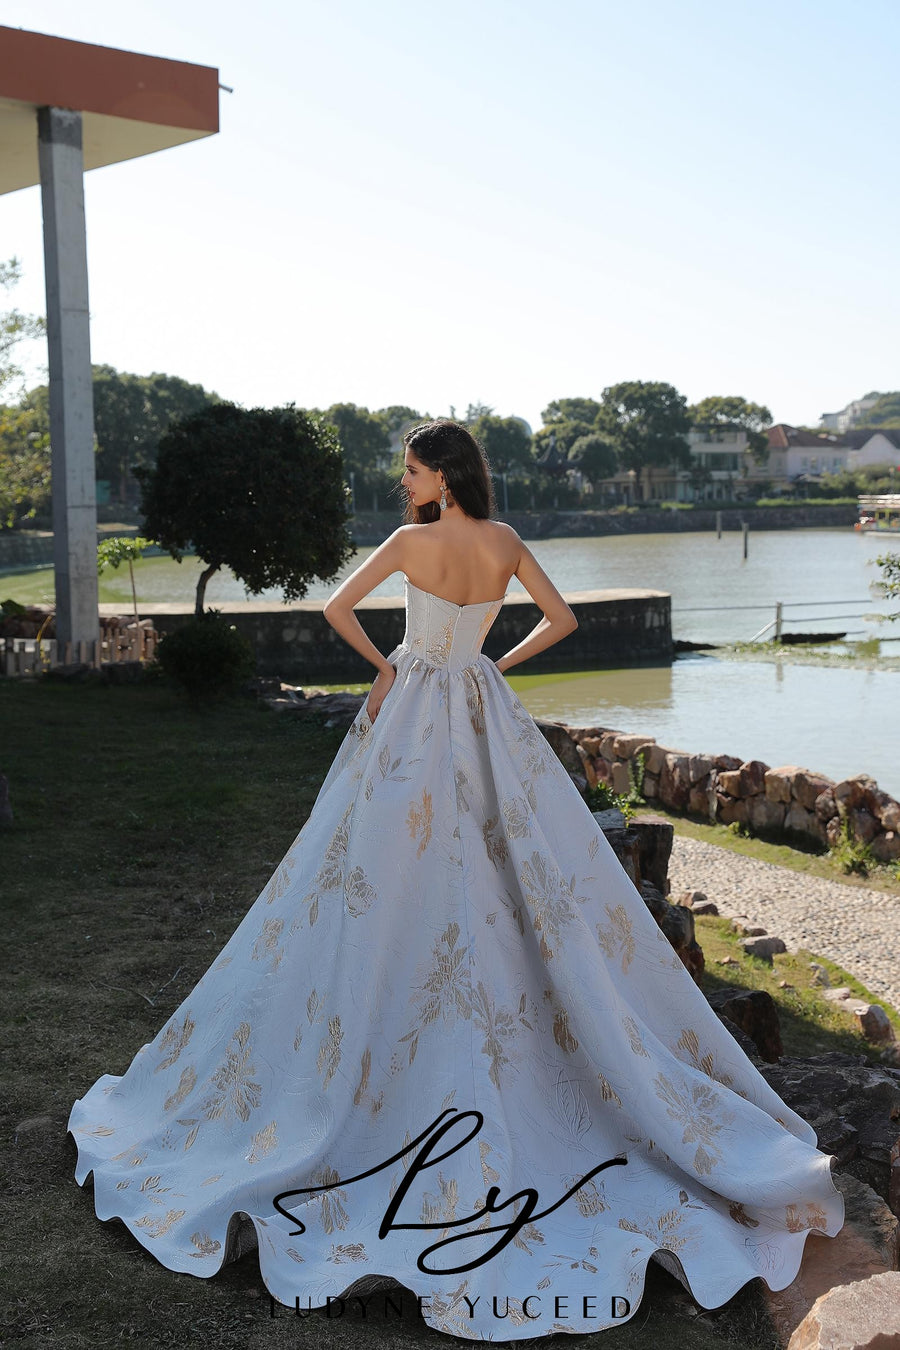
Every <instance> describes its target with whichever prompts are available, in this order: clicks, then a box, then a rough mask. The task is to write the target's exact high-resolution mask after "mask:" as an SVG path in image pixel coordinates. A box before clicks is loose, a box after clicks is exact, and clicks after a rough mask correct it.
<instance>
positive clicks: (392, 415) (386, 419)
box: [374, 403, 431, 433]
mask: <svg viewBox="0 0 900 1350" xmlns="http://www.w3.org/2000/svg"><path fill="white" fill-rule="evenodd" d="M374 415H375V416H376V417H377V418H378V420H379V421H380V422H383V423H384V425H385V426H386V427H387V429H388V431H389V432H390V433H394V432H396V431H399V430H400V428H401V427H403V426H405V425H406V423H407V422H429V421H430V420H431V418H430V417H429V415H428V413H420V412H416V410H415V408H407V407H405V406H404V405H403V404H402V403H393V404H391V406H390V407H389V408H379V409H378V411H377V412H376V413H375V414H374Z"/></svg>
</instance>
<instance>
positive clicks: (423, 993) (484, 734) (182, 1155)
mask: <svg viewBox="0 0 900 1350" xmlns="http://www.w3.org/2000/svg"><path fill="white" fill-rule="evenodd" d="M503 599H505V597H501V598H500V599H498V600H493V601H485V602H484V603H478V604H469V605H457V604H454V603H452V602H451V601H449V600H446V599H442V598H440V597H438V596H435V595H432V594H430V593H428V592H426V591H423V590H420V589H419V588H418V587H416V586H414V585H412V583H411V582H409V581H408V580H407V581H406V631H405V635H404V639H403V641H402V643H401V644H400V645H399V646H398V647H396V648H395V650H394V651H393V652H391V654H390V656H389V660H390V661H391V662H392V663H393V664H394V665H396V668H397V677H396V680H395V681H394V684H393V686H392V687H391V689H390V691H389V693H388V695H387V697H386V699H385V701H384V703H383V705H382V708H381V711H380V713H379V715H378V717H377V719H376V721H375V722H374V724H373V723H372V722H370V720H369V718H368V717H367V715H366V711H365V704H364V705H363V707H362V708H361V709H360V712H359V714H358V715H357V717H356V719H355V721H354V723H353V725H352V726H351V728H350V729H349V731H348V733H347V735H346V738H345V739H344V741H343V743H342V745H341V747H340V750H339V751H338V754H337V756H336V758H335V760H334V762H333V763H332V765H331V768H330V769H329V771H328V774H327V776H326V778H325V781H324V782H323V784H322V787H321V790H320V792H319V795H318V797H317V799H316V802H315V805H314V807H313V810H312V813H311V814H310V816H309V819H308V820H307V822H306V824H305V825H304V826H303V828H302V829H301V831H300V833H299V834H298V835H297V837H296V839H295V840H294V842H293V843H292V844H291V847H290V848H289V849H288V851H287V853H286V854H285V856H284V858H283V859H282V861H281V862H280V863H279V865H278V867H277V869H276V870H275V872H274V873H273V875H272V877H271V879H270V880H269V882H268V883H267V885H266V886H265V888H264V890H263V891H262V892H261V894H260V895H259V897H258V898H257V900H256V901H255V903H254V904H253V905H252V906H251V908H250V909H249V910H248V912H247V914H246V916H245V918H244V919H243V920H242V922H241V923H240V925H239V926H238V928H237V929H236V931H235V933H234V934H233V936H232V937H231V939H230V940H229V941H228V942H227V943H226V945H225V947H224V948H223V949H222V951H221V953H220V954H219V955H218V956H217V958H216V960H215V961H214V962H213V963H212V965H211V966H210V967H209V969H208V970H207V971H206V973H205V974H204V975H203V977H202V979H201V980H200V981H199V982H198V984H197V985H196V986H195V988H194V989H193V990H192V992H191V993H190V994H189V995H188V996H187V998H185V999H184V1001H183V1003H182V1004H181V1006H180V1007H179V1008H178V1009H177V1011H176V1012H174V1013H173V1014H172V1016H171V1017H170V1018H169V1019H168V1021H167V1022H166V1024H165V1025H164V1026H163V1027H162V1029H161V1030H160V1032H159V1034H158V1035H157V1036H156V1038H155V1040H153V1041H152V1042H150V1043H149V1044H147V1045H144V1046H142V1047H141V1048H140V1050H139V1051H138V1052H137V1054H136V1056H135V1058H134V1060H133V1061H132V1063H131V1064H130V1066H129V1067H128V1069H127V1070H126V1072H125V1073H124V1074H123V1075H122V1076H121V1077H117V1076H114V1075H111V1074H104V1075H103V1076H102V1077H101V1078H99V1079H98V1080H97V1081H96V1082H95V1083H94V1084H93V1086H92V1087H90V1088H89V1090H88V1091H87V1092H86V1094H85V1096H84V1097H82V1098H80V1099H79V1100H78V1101H76V1102H75V1104H74V1105H73V1107H72V1111H71V1114H70V1117H69V1122H68V1129H69V1130H70V1131H71V1133H72V1135H73V1136H74V1139H75V1142H76V1145H77V1150H78V1160H77V1166H76V1171H75V1176H76V1180H77V1181H78V1183H79V1185H81V1184H83V1183H84V1181H85V1179H86V1177H87V1176H88V1174H89V1173H90V1172H91V1171H93V1174H94V1204H95V1208H96V1212H97V1215H98V1216H99V1218H101V1219H110V1218H112V1217H113V1216H118V1217H119V1218H120V1219H122V1220H123V1221H124V1222H125V1224H126V1225H127V1227H128V1228H129V1230H130V1231H131V1233H132V1234H133V1235H134V1236H135V1237H136V1238H137V1240H138V1241H139V1242H140V1243H141V1244H142V1245H143V1246H144V1247H145V1248H146V1249H147V1250H148V1251H149V1252H151V1253H152V1254H153V1255H154V1256H155V1257H156V1258H157V1259H158V1260H159V1261H161V1262H162V1263H163V1264H164V1265H165V1266H167V1267H169V1268H170V1269H172V1270H174V1271H181V1272H186V1273H188V1274H190V1275H199V1276H204V1277H209V1276H212V1275H214V1274H215V1273H216V1272H217V1271H218V1270H219V1269H220V1268H221V1265H222V1262H223V1259H224V1256H225V1253H226V1243H227V1241H228V1239H229V1232H230V1231H231V1233H232V1234H233V1233H234V1230H235V1228H236V1225H237V1223H238V1222H239V1221H240V1216H243V1215H248V1216H249V1217H250V1219H252V1221H253V1225H254V1228H255V1230H256V1235H257V1239H258V1244H259V1263H260V1269H261V1273H262V1278H263V1280H264V1282H265V1284H266V1286H267V1288H268V1290H269V1291H270V1293H271V1294H272V1295H273V1296H274V1298H275V1299H276V1300H277V1301H278V1302H279V1303H281V1304H284V1305H285V1307H286V1308H291V1309H296V1308H298V1307H300V1308H303V1309H308V1308H309V1307H313V1308H315V1307H319V1306H321V1305H324V1304H326V1300H327V1299H328V1297H329V1296H332V1298H335V1297H338V1296H340V1295H342V1294H344V1293H345V1292H346V1291H347V1290H348V1289H350V1288H351V1287H352V1286H353V1285H354V1284H355V1283H356V1282H357V1281H358V1280H359V1278H360V1277H361V1276H365V1275H376V1274H377V1275H383V1276H388V1277H394V1278H395V1279H396V1280H397V1281H398V1282H399V1283H400V1284H401V1285H403V1286H404V1287H405V1289H406V1290H408V1291H411V1296H412V1298H414V1299H416V1298H417V1299H418V1304H417V1305H415V1304H414V1306H420V1307H421V1310H422V1313H423V1315H424V1317H425V1320H426V1321H427V1322H428V1324H429V1325H430V1326H432V1327H434V1328H436V1329H437V1330H439V1331H443V1332H448V1333H451V1334H453V1335H456V1336H459V1337H464V1338H470V1339H473V1340H491V1339H493V1340H498V1339H502V1340H509V1339H525V1338H528V1337H535V1336H540V1335H545V1334H548V1333H551V1332H557V1331H571V1332H580V1333H583V1332H588V1331H597V1330H602V1329H604V1328H606V1327H609V1326H612V1325H616V1326H620V1325H622V1323H623V1321H625V1320H628V1318H629V1317H631V1316H633V1315H634V1313H635V1312H636V1311H637V1308H638V1305H639V1303H640V1299H641V1295H642V1292H643V1287H644V1277H645V1270H646V1264H647V1261H648V1260H649V1258H650V1257H652V1256H653V1255H654V1253H658V1256H657V1259H658V1260H660V1261H661V1262H662V1263H663V1264H665V1265H667V1266H668V1268H669V1269H671V1270H672V1271H673V1273H675V1274H677V1275H678V1276H679V1278H681V1279H682V1280H683V1281H684V1280H686V1281H687V1283H688V1284H689V1286H690V1289H691V1291H692V1293H693V1295H694V1297H695V1298H696V1300H697V1301H698V1302H699V1303H700V1304H702V1305H703V1306H704V1307H707V1308H712V1307H717V1306H719V1305H720V1304H722V1303H723V1302H725V1301H727V1300H728V1299H729V1298H730V1297H731V1296H732V1295H733V1294H734V1293H735V1292H736V1291H737V1290H738V1289H739V1288H740V1287H741V1286H742V1285H744V1284H745V1283H746V1282H747V1281H748V1280H750V1279H752V1278H754V1277H755V1276H761V1277H762V1278H763V1279H764V1280H765V1281H766V1283H767V1284H768V1285H769V1287H770V1288H771V1289H773V1290H779V1289H783V1288H785V1287H786V1286H787V1285H788V1284H790V1283H791V1281H792V1280H793V1279H794V1278H795V1276H796V1274H797V1271H798V1268H799V1265H800V1260H801V1256H802V1253H803V1247H804V1243H805V1241H806V1238H807V1236H808V1235H809V1233H810V1232H818V1233H824V1234H828V1235H829V1236H834V1235H835V1234H836V1233H837V1232H838V1231H839V1230H840V1228H841V1226H842V1224H843V1220H844V1206H843V1199H842V1196H841V1194H840V1192H839V1191H838V1190H837V1188H836V1187H835V1185H834V1183H833V1181H832V1178H831V1172H830V1160H829V1157H828V1156H827V1155H825V1154H824V1153H822V1152H820V1151H818V1150H817V1148H816V1135H815V1132H814V1130H813V1129H812V1127H811V1126H810V1125H809V1124H807V1123H806V1122H805V1121H803V1120H802V1119H801V1117H800V1116H798V1115H796V1114H795V1113H794V1112H793V1111H792V1110H791V1109H790V1108H789V1107H788V1106H786V1105H785V1103H784V1102H783V1101H782V1100H781V1098H780V1097H779V1096H778V1095H777V1094H776V1093H775V1092H774V1091H773V1090H772V1089H771V1088H770V1087H769V1085H768V1084H767V1083H766V1081H765V1079H764V1078H763V1077H762V1076H761V1075H760V1073H759V1072H758V1071H757V1069H756V1068H755V1067H754V1065H753V1064H752V1063H751V1062H750V1060H749V1059H748V1058H747V1057H746V1055H745V1054H744V1053H743V1051H742V1050H741V1049H740V1047H739V1046H738V1044H737V1042H736V1041H735V1040H734V1039H733V1038H732V1037H731V1036H730V1035H729V1033H728V1031H727V1030H726V1029H725V1028H724V1027H723V1026H722V1024H721V1023H720V1022H719V1020H718V1018H717V1017H716V1016H715V1014H714V1013H713V1012H712V1010H711V1009H710V1007H709V1005H708V1004H707V1002H706V1000H705V999H704V997H703V995H702V994H701V992H700V990H699V989H698V988H697V986H696V984H695V983H694V981H693V980H692V979H691V977H690V976H689V975H688V973H687V972H686V970H685V969H684V967H683V966H682V964H681V962H680V961H679V959H678V957H677V956H676V955H675V953H674V952H673V950H672V948H671V946H670V945H669V943H668V942H667V940H666V939H665V938H664V936H663V934H662V933H661V932H660V930H659V928H658V927H657V925H656V923H655V921H654V919H653V918H652V916H651V915H650V913H649V911H648V910H647V909H646V907H645V905H644V902H643V900H642V899H641V897H640V896H639V895H638V893H637V892H636V890H635V889H634V886H633V885H632V883H631V881H630V880H629V879H628V877H627V876H626V874H625V872H624V871H623V869H622V867H621V866H620V864H619V862H618V861H617V859H616V857H615V855H614V853H613V851H612V849H611V848H610V846H609V844H608V843H607V841H606V839H605V838H604V836H603V834H602V832H601V830H600V828H599V826H598V825H597V823H596V821H595V820H594V819H593V817H592V816H591V814H590V812H589V811H588V809H587V808H586V806H585V804H584V802H583V801H582V800H581V797H580V796H579V793H578V791H577V789H576V788H575V786H574V785H573V783H572V782H571V780H570V778H569V777H568V774H567V773H566V771H565V770H564V769H563V767H562V765H561V764H560V762H559V761H558V759H557V758H556V756H555V755H554V753H553V751H552V750H551V749H550V747H549V745H548V744H547V742H546V741H545V739H544V737H543V736H542V734H541V732H540V730H539V729H538V727H537V726H536V725H535V723H534V721H533V720H532V718H531V717H530V716H529V714H528V712H527V711H526V710H525V708H524V707H523V706H522V704H521V703H520V701H519V699H518V698H517V697H516V695H515V694H514V693H513V692H512V690H511V689H510V687H509V685H508V684H507V682H506V680H505V679H504V678H503V676H502V674H501V673H500V671H498V670H497V667H496V665H495V664H494V663H493V662H492V661H491V660H490V659H489V658H487V657H486V656H484V655H483V654H482V653H481V646H482V643H483V641H484V639H485V636H486V635H487V633H488V630H489V629H490V627H491V625H492V623H493V621H494V619H495V618H496V616H497V614H498V613H499V610H500V607H501V605H502V603H503ZM604 1164H605V1166H604ZM582 1179H584V1180H583V1181H582ZM579 1182H582V1184H581V1185H580V1186H579ZM235 1216H239V1217H237V1218H236V1217H235ZM233 1219H234V1223H232V1220H233ZM409 1297H410V1296H409V1295H408V1296H407V1298H409ZM334 1306H335V1307H336V1306H337V1305H334ZM396 1306H397V1305H396V1298H395V1300H394V1307H396Z"/></svg>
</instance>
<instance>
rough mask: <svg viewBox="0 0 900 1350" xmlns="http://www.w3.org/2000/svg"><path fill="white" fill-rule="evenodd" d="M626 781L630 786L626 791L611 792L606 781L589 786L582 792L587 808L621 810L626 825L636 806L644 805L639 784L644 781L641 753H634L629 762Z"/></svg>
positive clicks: (593, 809)
mask: <svg viewBox="0 0 900 1350" xmlns="http://www.w3.org/2000/svg"><path fill="white" fill-rule="evenodd" d="M628 781H629V783H630V785H631V786H630V787H629V789H628V791H627V792H613V790H612V788H611V787H610V786H609V784H608V783H598V784H597V786H596V787H589V788H588V789H587V791H586V792H585V794H584V800H585V802H586V803H587V806H588V810H590V811H621V812H622V815H623V816H624V817H625V824H626V825H627V824H628V822H629V821H630V820H631V818H632V817H633V816H634V814H635V811H636V809H637V807H639V806H645V805H646V802H645V800H644V798H643V797H642V796H641V785H642V783H643V781H644V756H643V754H640V755H636V756H635V758H634V761H633V762H630V763H629V765H628Z"/></svg>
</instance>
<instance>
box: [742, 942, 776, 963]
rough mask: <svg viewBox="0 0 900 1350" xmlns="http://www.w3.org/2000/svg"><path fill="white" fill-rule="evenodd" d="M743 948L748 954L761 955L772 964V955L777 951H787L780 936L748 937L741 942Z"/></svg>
mask: <svg viewBox="0 0 900 1350" xmlns="http://www.w3.org/2000/svg"><path fill="white" fill-rule="evenodd" d="M741 948H742V950H743V951H744V952H746V954H747V956H761V957H762V959H763V960H764V961H768V963H769V965H771V964H772V957H773V956H774V955H775V953H776V952H786V951H787V947H786V946H785V945H784V941H783V939H782V938H780V937H746V938H744V940H743V942H742V943H741Z"/></svg>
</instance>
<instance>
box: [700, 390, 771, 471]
mask: <svg viewBox="0 0 900 1350" xmlns="http://www.w3.org/2000/svg"><path fill="white" fill-rule="evenodd" d="M688 416H689V417H690V419H691V423H692V425H693V426H695V427H709V428H710V429H711V430H717V431H746V433H747V445H748V448H749V450H750V453H751V454H752V455H753V458H754V459H755V460H756V462H757V463H758V464H764V463H765V462H766V460H767V459H768V456H769V438H768V436H767V435H766V428H767V427H770V426H771V425H772V414H771V413H770V412H769V409H768V408H764V407H763V406H762V404H761V403H748V402H747V400H746V399H745V398H741V396H740V395H739V394H726V395H724V396H723V395H713V396H711V397H709V398H704V399H701V400H700V402H699V403H694V404H692V405H691V407H690V408H688Z"/></svg>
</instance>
